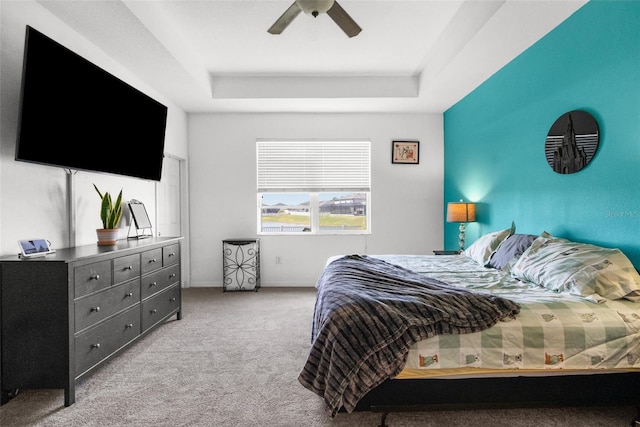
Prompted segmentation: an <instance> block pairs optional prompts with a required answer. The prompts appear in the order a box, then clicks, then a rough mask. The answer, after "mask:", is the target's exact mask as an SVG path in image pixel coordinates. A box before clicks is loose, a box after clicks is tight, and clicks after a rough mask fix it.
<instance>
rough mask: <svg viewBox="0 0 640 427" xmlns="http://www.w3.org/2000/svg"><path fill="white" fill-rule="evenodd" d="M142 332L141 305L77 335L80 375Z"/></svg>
mask: <svg viewBox="0 0 640 427" xmlns="http://www.w3.org/2000/svg"><path fill="white" fill-rule="evenodd" d="M139 334H140V305H136V306H135V307H132V308H131V309H129V310H127V311H125V312H124V313H121V314H119V315H117V316H115V317H114V318H112V319H109V320H108V321H106V322H104V323H101V324H100V325H98V326H96V327H95V328H91V329H89V330H87V331H86V332H84V333H82V334H80V335H78V336H76V338H75V345H76V351H75V354H76V366H75V368H76V372H75V376H76V377H77V376H79V375H81V374H82V373H84V372H85V371H86V370H87V369H89V368H91V367H92V366H94V365H95V364H96V363H98V362H100V361H101V360H102V359H104V358H106V357H107V356H109V355H110V354H111V353H113V352H114V351H116V350H117V349H119V348H120V347H122V346H123V345H125V344H126V343H128V342H129V341H131V340H133V339H135V338H136V337H137V336H138V335H139Z"/></svg>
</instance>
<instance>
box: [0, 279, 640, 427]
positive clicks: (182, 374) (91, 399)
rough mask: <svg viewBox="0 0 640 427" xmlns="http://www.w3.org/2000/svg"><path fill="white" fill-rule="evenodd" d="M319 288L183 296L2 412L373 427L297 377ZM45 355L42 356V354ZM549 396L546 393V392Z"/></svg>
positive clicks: (623, 415) (614, 420)
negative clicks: (87, 364)
mask: <svg viewBox="0 0 640 427" xmlns="http://www.w3.org/2000/svg"><path fill="white" fill-rule="evenodd" d="M314 298H315V290H314V289H311V288H296V289H292V288H262V289H260V291H259V292H241V293H239V292H233V293H223V292H222V291H221V289H219V288H207V289H203V288H197V289H186V290H184V292H183V309H184V316H183V319H182V320H180V321H175V320H173V321H169V322H167V323H166V324H165V325H164V326H162V327H161V328H159V329H158V330H156V331H154V332H153V333H152V334H151V335H149V336H147V337H145V338H144V339H143V340H141V341H140V342H138V343H137V344H136V345H134V346H133V347H132V348H130V349H129V350H127V351H126V352H125V353H124V354H122V355H120V356H118V357H117V358H115V359H114V360H112V361H111V362H110V363H108V364H107V365H105V366H104V367H102V368H100V369H98V370H97V371H96V372H95V373H94V374H92V375H91V376H89V377H88V378H85V379H83V380H82V381H80V382H79V383H78V385H77V389H76V403H75V404H74V405H72V406H70V407H68V408H65V407H64V405H63V394H64V393H63V392H62V390H23V391H21V392H20V394H19V395H18V396H17V397H16V398H14V399H13V400H11V401H10V402H9V403H7V404H6V405H4V406H2V407H0V425H2V426H27V425H28V426H31V425H39V426H283V427H289V426H291V427H298V426H303V427H314V426H345V427H346V426H349V427H351V426H377V425H378V424H379V422H380V414H375V413H369V412H366V413H353V414H343V413H341V414H338V416H337V417H336V418H335V419H334V420H331V419H329V418H328V417H327V416H326V414H325V411H324V407H323V402H322V400H321V398H320V397H318V396H316V395H315V394H313V393H311V392H310V391H308V390H306V389H305V388H303V387H302V386H301V385H300V384H299V383H298V380H297V377H298V373H299V372H300V369H301V368H302V365H303V364H304V362H305V359H306V356H307V353H308V351H309V347H310V343H309V337H310V330H311V318H312V315H313V303H314ZM43 357H45V355H43ZM542 392H544V391H542ZM635 415H636V410H635V408H633V407H605V408H586V409H585V408H554V409H508V410H476V411H437V412H409V413H392V414H389V416H388V417H387V424H388V425H389V426H390V427H401V426H465V427H468V426H483V427H488V426H607V427H610V426H628V425H629V423H630V422H631V420H632V419H633V418H634V417H635Z"/></svg>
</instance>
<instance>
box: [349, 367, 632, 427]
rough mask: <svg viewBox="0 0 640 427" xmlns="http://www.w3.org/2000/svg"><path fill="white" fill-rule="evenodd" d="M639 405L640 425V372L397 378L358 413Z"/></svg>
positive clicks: (366, 400)
mask: <svg viewBox="0 0 640 427" xmlns="http://www.w3.org/2000/svg"><path fill="white" fill-rule="evenodd" d="M606 405H635V406H636V407H637V408H638V414H637V416H636V418H635V419H634V420H632V421H631V426H634V427H640V372H624V373H595V374H585V375H552V376H520V377H493V378H464V379H454V378H446V379H442V378H428V379H391V380H387V381H385V382H384V383H382V384H381V385H379V386H378V387H377V388H375V389H373V390H371V391H370V392H369V393H368V394H367V395H366V396H364V397H363V398H362V399H361V400H360V402H359V403H358V405H357V407H356V409H355V410H356V411H372V412H382V419H381V424H380V426H381V427H385V426H386V424H385V422H386V417H387V415H388V413H389V412H401V411H426V410H451V409H457V410H460V409H479V408H482V409H489V408H522V407H551V406H606Z"/></svg>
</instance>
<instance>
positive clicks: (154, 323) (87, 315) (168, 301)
mask: <svg viewBox="0 0 640 427" xmlns="http://www.w3.org/2000/svg"><path fill="white" fill-rule="evenodd" d="M181 240H182V238H181V237H175V238H171V237H165V238H149V239H140V240H122V241H118V244H117V245H115V246H97V245H86V246H78V247H74V248H66V249H58V250H57V252H56V253H55V254H51V255H47V256H46V257H38V258H25V259H20V258H19V257H17V256H9V257H3V258H0V299H1V312H0V342H1V347H0V355H1V359H0V387H1V390H2V403H6V402H7V401H9V400H10V398H11V397H12V396H14V395H15V394H16V393H17V391H18V390H19V389H30V388H48V389H56V388H62V389H64V404H65V406H69V405H71V404H73V403H74V402H75V382H76V380H78V379H79V378H80V377H82V376H83V375H86V374H88V373H90V372H91V371H92V370H94V369H95V368H97V367H98V366H100V365H101V364H102V363H104V362H106V361H107V360H109V359H110V358H111V357H113V356H114V355H116V354H119V353H120V352H121V351H123V350H124V349H126V348H127V347H128V346H129V345H131V344H133V343H134V342H135V341H136V340H138V339H139V338H141V337H143V336H144V335H145V334H147V333H148V332H150V331H152V330H153V329H155V328H156V327H158V326H160V325H161V324H162V323H163V322H164V321H165V320H167V319H169V318H170V317H172V316H173V315H176V318H177V319H178V320H179V319H180V318H181V317H182V312H181V310H182V303H181V282H180V265H181V258H180V244H181Z"/></svg>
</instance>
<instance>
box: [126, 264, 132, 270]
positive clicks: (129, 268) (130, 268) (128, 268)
mask: <svg viewBox="0 0 640 427" xmlns="http://www.w3.org/2000/svg"><path fill="white" fill-rule="evenodd" d="M125 270H133V265H130V266H129V267H127V268H125Z"/></svg>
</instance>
